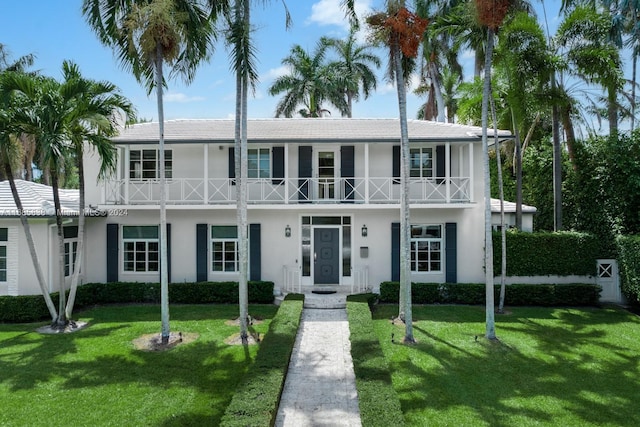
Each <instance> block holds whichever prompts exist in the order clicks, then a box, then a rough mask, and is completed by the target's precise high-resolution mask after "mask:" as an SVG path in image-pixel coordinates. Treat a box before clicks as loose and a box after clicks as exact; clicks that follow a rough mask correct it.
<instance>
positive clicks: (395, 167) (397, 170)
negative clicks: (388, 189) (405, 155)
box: [392, 145, 400, 184]
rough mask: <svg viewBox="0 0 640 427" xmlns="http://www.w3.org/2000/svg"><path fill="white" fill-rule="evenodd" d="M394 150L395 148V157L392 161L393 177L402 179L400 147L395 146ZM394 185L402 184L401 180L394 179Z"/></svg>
mask: <svg viewBox="0 0 640 427" xmlns="http://www.w3.org/2000/svg"><path fill="white" fill-rule="evenodd" d="M392 148H393V156H392V160H393V177H394V178H400V146H399V145H394V146H393V147H392ZM393 183H394V184H400V180H399V179H394V180H393Z"/></svg>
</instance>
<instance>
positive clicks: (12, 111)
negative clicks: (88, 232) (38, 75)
mask: <svg viewBox="0 0 640 427" xmlns="http://www.w3.org/2000/svg"><path fill="white" fill-rule="evenodd" d="M35 80H36V79H35V77H34V76H31V75H27V74H23V73H18V72H9V71H1V72H0V163H2V166H3V169H4V173H5V175H6V177H7V179H8V180H9V186H10V188H11V194H12V196H13V200H14V202H15V204H16V208H17V209H18V212H19V215H20V222H21V223H22V228H23V230H24V234H25V238H26V241H27V246H28V247H29V254H30V255H31V260H32V262H33V267H34V270H35V272H36V278H37V280H38V285H39V286H40V291H41V292H42V296H43V297H44V300H45V303H46V305H47V309H48V310H49V314H50V315H51V320H52V322H53V323H55V322H57V320H58V312H57V311H56V308H55V305H54V303H53V301H52V299H51V296H50V295H49V292H48V290H47V285H46V283H45V280H44V274H43V273H42V266H41V265H40V261H39V260H38V253H37V251H36V247H35V243H34V241H33V235H32V234H31V227H30V226H29V221H28V220H27V217H26V215H25V213H24V209H23V207H22V201H21V200H20V195H19V194H18V189H17V188H16V184H15V181H14V178H13V177H14V174H13V168H12V164H13V162H14V161H16V159H17V157H18V156H19V148H18V145H17V144H18V142H17V135H20V134H21V132H22V129H21V128H20V127H19V126H17V124H18V117H21V116H24V115H26V114H27V111H28V109H29V108H30V102H29V100H28V99H26V98H25V97H22V96H20V95H19V93H16V92H17V90H18V89H19V88H20V87H24V86H27V85H31V86H35V84H36V81H35Z"/></svg>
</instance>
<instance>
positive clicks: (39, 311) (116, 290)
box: [0, 281, 273, 323]
mask: <svg viewBox="0 0 640 427" xmlns="http://www.w3.org/2000/svg"><path fill="white" fill-rule="evenodd" d="M248 285H249V303H251V304H271V303H273V282H257V281H255V282H254V281H251V282H249V284H248ZM51 298H52V299H53V302H54V304H55V305H56V307H57V305H58V293H57V292H56V293H53V294H51ZM169 302H170V303H171V304H236V303H237V302H238V283H237V282H200V283H170V284H169ZM129 303H134V304H159V303H160V284H158V283H138V282H113V283H87V284H86V285H82V286H79V287H78V292H77V294H76V301H75V305H74V309H80V308H83V307H88V306H91V305H103V304H129ZM49 317H50V316H49V310H47V306H46V304H45V302H44V298H43V297H42V295H23V296H17V297H14V296H0V322H13V323H16V322H22V323H25V322H36V321H40V320H43V319H47V318H49Z"/></svg>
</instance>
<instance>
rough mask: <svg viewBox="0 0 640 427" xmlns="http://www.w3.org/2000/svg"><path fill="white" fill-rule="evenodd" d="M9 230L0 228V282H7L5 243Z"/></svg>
mask: <svg viewBox="0 0 640 427" xmlns="http://www.w3.org/2000/svg"><path fill="white" fill-rule="evenodd" d="M8 240H9V229H7V228H0V282H6V281H7V242H8Z"/></svg>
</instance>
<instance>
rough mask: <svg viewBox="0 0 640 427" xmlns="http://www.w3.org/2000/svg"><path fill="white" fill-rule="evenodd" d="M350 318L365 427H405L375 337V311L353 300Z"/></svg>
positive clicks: (361, 411) (353, 357)
mask: <svg viewBox="0 0 640 427" xmlns="http://www.w3.org/2000/svg"><path fill="white" fill-rule="evenodd" d="M354 299H358V298H354ZM347 315H348V317H349V330H350V341H351V358H352V359H353V369H354V371H355V374H356V388H357V390H358V401H359V405H360V418H361V419H362V425H364V426H403V425H404V416H403V415H402V409H401V407H400V399H399V397H398V394H397V393H396V391H395V390H394V388H393V385H392V383H391V373H390V371H389V364H388V363H387V360H386V359H385V357H384V354H383V353H382V348H381V347H380V342H379V341H378V337H377V335H376V334H375V331H374V328H373V321H372V320H371V311H370V310H369V308H368V306H367V305H366V304H365V303H364V302H356V301H353V300H352V301H350V302H347Z"/></svg>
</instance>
